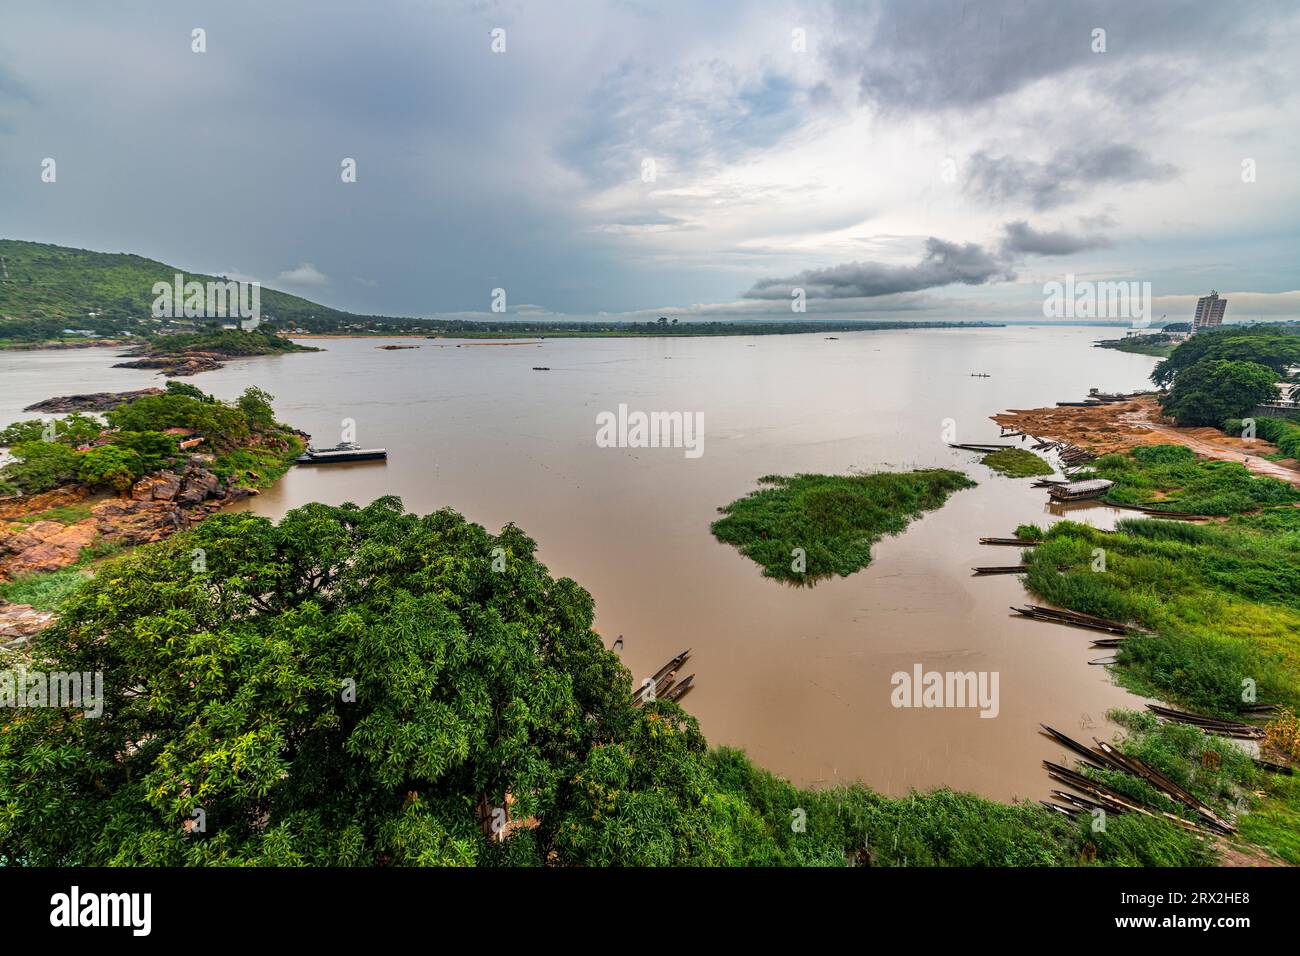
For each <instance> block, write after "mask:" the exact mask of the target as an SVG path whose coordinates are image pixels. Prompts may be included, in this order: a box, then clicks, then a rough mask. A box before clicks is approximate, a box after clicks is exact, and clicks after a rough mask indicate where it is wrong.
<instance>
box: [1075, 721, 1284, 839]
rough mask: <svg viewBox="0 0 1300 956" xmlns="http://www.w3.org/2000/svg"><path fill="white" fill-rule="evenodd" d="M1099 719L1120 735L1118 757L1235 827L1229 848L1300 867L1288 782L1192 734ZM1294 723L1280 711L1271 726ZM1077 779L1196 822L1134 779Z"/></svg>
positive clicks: (1231, 745) (1164, 725) (1222, 744)
mask: <svg viewBox="0 0 1300 956" xmlns="http://www.w3.org/2000/svg"><path fill="white" fill-rule="evenodd" d="M1106 716H1107V717H1108V718H1109V719H1111V720H1112V721H1114V722H1115V723H1117V724H1119V725H1120V726H1121V727H1123V728H1124V729H1125V731H1126V733H1125V736H1124V738H1123V739H1122V740H1121V741H1120V742H1119V744H1118V745H1117V746H1118V748H1119V750H1120V751H1121V752H1123V753H1124V754H1126V755H1128V756H1131V757H1137V758H1138V759H1140V760H1142V761H1143V762H1145V763H1146V764H1148V765H1149V766H1152V767H1154V768H1155V769H1156V770H1158V771H1160V772H1161V773H1163V774H1164V775H1165V776H1166V777H1168V778H1169V779H1171V780H1173V781H1174V782H1175V783H1176V784H1178V785H1179V786H1181V787H1183V788H1184V789H1186V790H1187V791H1188V792H1190V793H1191V794H1193V795H1194V796H1195V797H1197V798H1198V799H1200V800H1202V801H1203V802H1204V803H1205V804H1206V805H1208V806H1209V807H1211V808H1212V809H1213V810H1214V811H1215V812H1216V813H1217V814H1218V815H1219V816H1220V818H1222V819H1225V820H1233V821H1235V824H1236V826H1237V828H1238V836H1237V837H1236V838H1234V842H1245V843H1247V844H1249V845H1250V846H1251V847H1254V848H1257V849H1262V850H1264V851H1265V852H1267V853H1269V854H1272V855H1274V856H1276V857H1279V858H1281V859H1283V860H1285V861H1286V862H1288V863H1291V864H1300V801H1297V797H1298V796H1300V786H1297V781H1296V778H1295V777H1293V776H1286V775H1280V774H1276V773H1273V772H1270V771H1268V770H1265V769H1263V768H1262V767H1260V766H1259V765H1258V764H1257V763H1256V762H1255V760H1254V758H1253V757H1252V756H1251V755H1250V753H1248V752H1247V751H1246V750H1245V749H1244V748H1243V747H1241V746H1240V745H1238V744H1237V743H1236V742H1234V741H1233V740H1231V739H1229V738H1226V737H1217V736H1215V735H1213V734H1207V733H1205V732H1203V731H1202V730H1201V729H1200V728H1198V727H1193V726H1190V725H1188V724H1180V723H1174V722H1168V721H1161V720H1157V719H1156V717H1155V716H1154V715H1153V714H1151V713H1149V712H1146V711H1127V710H1112V711H1110V712H1108V713H1107V715H1106ZM1294 721H1295V717H1294V715H1293V714H1292V713H1291V712H1290V711H1286V712H1284V713H1283V714H1282V715H1281V716H1280V717H1279V718H1278V719H1277V720H1275V721H1274V722H1273V725H1274V726H1288V725H1290V724H1291V723H1294ZM1265 756H1266V757H1268V758H1270V759H1275V760H1281V761H1284V762H1286V761H1287V760H1288V756H1287V755H1285V754H1280V753H1274V752H1271V751H1268V750H1266V751H1265ZM1289 759H1290V760H1291V761H1294V760H1295V757H1294V756H1292V757H1290V758H1289ZM1082 772H1083V773H1084V774H1085V775H1086V776H1089V777H1092V778H1093V779H1096V780H1098V781H1100V782H1101V783H1104V784H1106V785H1107V786H1110V787H1113V788H1114V789H1116V790H1119V791H1120V792H1121V793H1125V794H1127V795H1128V796H1130V797H1133V798H1135V799H1137V800H1140V801H1141V802H1143V803H1145V804H1147V805H1149V806H1153V807H1155V808H1157V809H1159V810H1162V811H1164V812H1166V813H1172V814H1175V815H1178V816H1182V817H1184V818H1185V819H1188V820H1191V821H1193V822H1195V814H1193V813H1191V812H1190V811H1189V810H1188V808H1187V807H1185V806H1183V805H1181V804H1178V803H1175V802H1174V801H1172V800H1170V799H1169V798H1168V797H1167V796H1166V795H1165V794H1163V793H1161V792H1160V791H1159V790H1156V789H1155V788H1154V787H1152V786H1150V785H1149V784H1147V783H1145V782H1144V781H1141V780H1138V779H1137V778H1135V777H1133V776H1129V775H1127V774H1120V773H1116V772H1107V771H1102V770H1097V769H1095V768H1091V767H1086V766H1085V767H1083V768H1082Z"/></svg>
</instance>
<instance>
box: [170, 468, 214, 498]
mask: <svg viewBox="0 0 1300 956" xmlns="http://www.w3.org/2000/svg"><path fill="white" fill-rule="evenodd" d="M220 496H221V479H220V478H218V477H217V476H216V475H215V474H213V473H212V472H210V471H207V470H206V469H193V470H190V469H187V470H186V472H185V487H184V488H183V489H182V490H181V493H180V496H179V497H178V498H177V500H178V501H180V502H181V503H182V504H185V505H197V504H201V503H202V502H204V501H206V500H207V499H208V498H218V497H220Z"/></svg>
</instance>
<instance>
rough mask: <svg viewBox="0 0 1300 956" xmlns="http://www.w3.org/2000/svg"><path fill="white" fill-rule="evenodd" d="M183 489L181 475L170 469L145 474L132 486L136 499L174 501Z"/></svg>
mask: <svg viewBox="0 0 1300 956" xmlns="http://www.w3.org/2000/svg"><path fill="white" fill-rule="evenodd" d="M180 490H181V476H180V475H177V474H175V473H174V472H170V471H160V472H158V474H156V475H145V476H144V477H143V478H141V479H140V480H139V481H137V482H136V483H135V484H134V485H132V486H131V497H132V498H134V499H135V500H136V501H172V500H173V499H174V498H175V497H176V495H177V494H179V493H180Z"/></svg>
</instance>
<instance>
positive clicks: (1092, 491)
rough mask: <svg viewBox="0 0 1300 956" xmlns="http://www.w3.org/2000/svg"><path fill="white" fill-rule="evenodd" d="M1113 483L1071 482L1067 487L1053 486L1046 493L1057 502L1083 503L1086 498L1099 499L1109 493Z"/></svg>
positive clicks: (1105, 481)
mask: <svg viewBox="0 0 1300 956" xmlns="http://www.w3.org/2000/svg"><path fill="white" fill-rule="evenodd" d="M1113 484H1115V482H1113V481H1107V480H1106V479H1105V478H1090V479H1088V480H1087V481H1072V482H1070V483H1069V484H1068V485H1053V486H1052V487H1051V488H1049V489H1048V491H1047V493H1048V494H1049V495H1051V496H1052V497H1053V498H1055V499H1056V500H1057V501H1083V500H1085V499H1087V498H1099V497H1101V496H1102V495H1104V494H1105V493H1106V492H1108V491H1110V488H1111V485H1113Z"/></svg>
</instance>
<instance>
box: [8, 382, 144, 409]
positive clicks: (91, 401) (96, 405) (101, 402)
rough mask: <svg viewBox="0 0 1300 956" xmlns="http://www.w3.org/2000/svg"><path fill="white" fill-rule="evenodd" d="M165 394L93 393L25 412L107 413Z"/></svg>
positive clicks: (51, 400) (45, 403) (41, 404)
mask: <svg viewBox="0 0 1300 956" xmlns="http://www.w3.org/2000/svg"><path fill="white" fill-rule="evenodd" d="M164 393H165V390H164V389H161V388H140V389H136V390H135V391H134V392H91V393H89V394H87V395H61V396H59V397H57V398H47V399H46V400H45V401H43V402H37V403H36V404H34V405H28V406H27V407H26V408H24V409H23V411H25V412H53V413H56V414H60V415H63V414H67V413H68V412H107V411H110V410H111V409H114V408H117V406H119V405H125V404H126V403H127V402H134V401H135V400H136V399H137V398H147V397H148V396H150V395H162V394H164Z"/></svg>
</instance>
